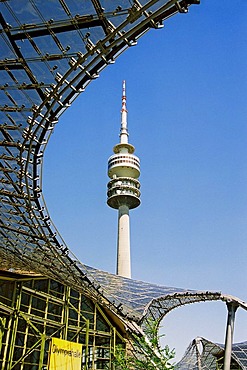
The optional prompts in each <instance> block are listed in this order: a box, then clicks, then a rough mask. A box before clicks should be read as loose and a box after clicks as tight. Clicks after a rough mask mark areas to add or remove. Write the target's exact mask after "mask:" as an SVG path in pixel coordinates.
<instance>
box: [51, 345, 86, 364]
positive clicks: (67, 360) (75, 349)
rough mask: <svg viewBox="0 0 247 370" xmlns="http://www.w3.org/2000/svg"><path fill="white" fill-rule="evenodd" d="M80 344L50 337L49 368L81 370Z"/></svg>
mask: <svg viewBox="0 0 247 370" xmlns="http://www.w3.org/2000/svg"><path fill="white" fill-rule="evenodd" d="M81 361H82V344H80V343H74V342H69V341H67V340H63V339H59V338H52V340H51V345H50V354H49V366H48V369H49V370H81Z"/></svg>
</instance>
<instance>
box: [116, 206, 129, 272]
mask: <svg viewBox="0 0 247 370" xmlns="http://www.w3.org/2000/svg"><path fill="white" fill-rule="evenodd" d="M116 273H117V275H121V276H125V277H129V278H130V277H131V263H130V220H129V207H128V206H126V205H122V206H120V207H119V208H118V240H117V270H116Z"/></svg>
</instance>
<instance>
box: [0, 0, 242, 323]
mask: <svg viewBox="0 0 247 370" xmlns="http://www.w3.org/2000/svg"><path fill="white" fill-rule="evenodd" d="M198 3H199V0H169V1H167V0H142V1H138V0H118V1H104V0H86V1H85V0H53V1H42V0H0V9H1V13H0V23H1V30H0V37H1V41H0V45H1V47H0V81H1V82H0V83H1V85H0V160H1V162H0V166H1V169H0V171H1V184H0V212H1V220H0V222H1V230H0V235H1V236H0V237H1V245H0V261H1V265H2V266H3V267H4V268H5V269H10V268H13V269H21V270H29V271H33V272H35V273H39V274H42V275H43V276H48V277H50V278H52V279H55V280H57V281H59V282H61V283H64V284H67V285H70V286H71V287H73V288H74V289H77V290H78V291H80V292H84V293H87V294H90V296H91V297H93V298H95V299H97V301H98V302H100V303H101V304H104V305H107V306H108V307H110V308H111V309H112V310H114V311H115V312H118V313H119V314H120V315H122V316H127V317H128V318H132V319H134V320H135V321H136V322H141V321H142V320H143V317H144V316H146V317H148V316H149V315H152V316H154V317H159V318H160V319H161V318H162V317H163V316H164V315H165V314H166V313H167V312H169V310H171V309H172V308H174V307H177V306H178V305H182V304H186V303H192V302H198V301H201V300H215V299H222V300H226V299H228V298H227V297H226V296H222V295H221V294H220V293H219V292H216V293H215V292H197V291H188V290H183V289H176V288H168V287H159V286H157V285H152V284H147V283H143V282H140V281H133V280H130V279H124V278H121V277H116V276H114V275H111V274H107V273H103V272H101V271H99V270H95V269H92V268H89V267H88V266H86V265H84V264H82V263H80V262H79V261H78V260H77V259H76V257H75V256H74V255H73V253H72V252H71V251H70V250H69V249H68V247H67V246H66V245H65V243H64V241H63V239H62V238H61V236H60V235H59V233H58V232H57V230H56V228H55V226H54V225H53V224H52V221H51V219H50V217H49V214H48V211H47V208H46V206H45V201H44V199H43V195H42V181H41V180H42V163H43V154H44V151H45V148H46V145H47V143H48V140H49V137H50V135H51V133H52V131H53V129H54V127H55V125H56V124H57V122H58V119H59V117H60V116H61V114H62V113H63V112H64V111H65V110H66V109H67V108H68V107H69V106H70V105H71V104H72V102H73V100H74V99H75V98H76V97H77V96H78V95H79V94H80V93H82V92H83V91H84V90H85V88H86V87H87V85H88V84H89V83H90V82H91V81H92V80H94V79H96V78H97V77H98V75H99V73H100V72H101V71H102V69H103V68H105V67H106V66H108V65H109V64H111V63H114V62H115V60H116V58H117V57H118V56H119V55H120V54H121V53H122V52H123V51H124V50H126V49H127V48H129V47H132V46H134V45H136V43H137V40H138V38H139V37H141V36H142V35H143V34H144V33H145V32H146V31H148V30H149V29H151V28H154V29H159V28H161V27H162V26H163V22H164V21H165V20H166V19H168V18H169V17H171V16H173V15H175V14H176V13H178V12H184V13H186V12H187V11H188V8H189V6H190V5H191V4H198ZM51 15H52V17H53V18H51ZM120 287H121V290H120ZM237 301H238V300H237ZM237 304H238V305H241V304H244V303H243V302H240V301H238V303H237Z"/></svg>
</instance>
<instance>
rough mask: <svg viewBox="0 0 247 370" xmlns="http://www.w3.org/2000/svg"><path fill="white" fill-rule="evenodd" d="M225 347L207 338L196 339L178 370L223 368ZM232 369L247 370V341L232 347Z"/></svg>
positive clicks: (177, 367)
mask: <svg viewBox="0 0 247 370" xmlns="http://www.w3.org/2000/svg"><path fill="white" fill-rule="evenodd" d="M223 358H224V345H223V344H218V343H213V342H210V341H209V340H207V339H205V338H200V337H198V338H195V339H194V340H193V341H192V342H191V343H190V345H189V347H188V348H187V350H186V352H185V354H184V356H183V358H182V360H181V361H180V362H179V363H178V364H177V365H176V370H195V369H199V368H202V369H205V370H214V369H216V368H217V369H222V368H223ZM231 369H242V370H246V369H247V341H245V342H242V343H234V344H233V346H232V359H231Z"/></svg>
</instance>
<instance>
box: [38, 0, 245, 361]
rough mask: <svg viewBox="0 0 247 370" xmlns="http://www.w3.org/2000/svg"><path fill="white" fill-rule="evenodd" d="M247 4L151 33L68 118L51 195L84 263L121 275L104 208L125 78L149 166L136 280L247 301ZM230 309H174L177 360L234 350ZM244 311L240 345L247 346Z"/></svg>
mask: <svg viewBox="0 0 247 370" xmlns="http://www.w3.org/2000/svg"><path fill="white" fill-rule="evenodd" d="M246 16H247V2H246V1H245V0H235V2H234V5H233V2H232V1H231V0H218V1H213V0H202V1H201V5H199V6H196V5H194V6H191V7H190V11H189V13H188V14H178V15H176V16H174V17H172V18H170V19H168V20H167V21H166V22H165V27H164V28H163V29H161V30H152V31H150V32H149V33H147V34H146V35H145V36H144V37H142V38H141V39H140V40H139V41H138V44H137V46H135V47H132V48H130V49H129V50H127V51H126V52H125V53H124V54H123V55H121V56H120V58H119V59H118V60H117V61H116V63H115V64H114V65H110V66H109V67H108V68H107V69H106V70H104V71H103V72H102V73H101V75H100V78H99V79H97V80H96V81H94V82H93V83H92V84H91V85H90V86H89V87H88V88H87V89H86V91H85V92H84V93H83V94H81V96H80V97H79V98H78V99H77V100H76V101H75V102H74V103H73V106H72V107H70V108H69V109H68V110H67V111H66V112H65V113H64V115H63V116H62V117H61V119H60V122H59V124H58V125H57V127H56V129H55V132H54V134H53V135H52V136H51V139H50V143H49V145H48V147H47V149H46V155H45V162H44V172H43V190H44V195H45V199H46V202H47V206H48V209H49V212H50V215H51V218H52V219H53V221H54V223H55V225H56V226H57V228H58V230H59V231H60V233H61V235H62V236H63V237H64V239H65V241H66V243H67V245H68V246H69V248H70V249H71V250H72V251H73V252H74V253H75V255H76V256H77V257H78V258H79V259H80V260H81V261H82V262H83V263H85V264H88V265H91V266H93V267H97V268H99V269H102V270H106V271H109V272H112V273H114V272H115V264H116V235H117V212H116V211H115V210H113V209H110V208H109V207H108V206H107V205H106V186H107V182H108V177H107V160H108V158H109V156H110V155H112V147H113V146H114V145H115V144H116V143H117V142H118V140H119V138H118V134H119V128H120V109H121V88H122V86H121V85H122V80H123V79H125V80H126V84H127V108H128V112H129V114H128V126H129V134H130V136H129V141H130V143H132V144H133V145H134V146H135V147H136V155H138V156H139V157H140V159H141V177H140V181H141V192H142V196H141V199H142V203H141V206H140V207H139V208H137V209H135V210H133V211H131V213H130V216H131V253H132V277H133V278H134V279H138V280H144V281H149V282H152V283H157V284H160V285H167V286H175V287H183V288H190V289H201V290H220V291H222V292H223V293H228V294H232V295H235V296H237V297H239V298H241V299H243V300H247V289H246V261H247V248H246V244H247V191H246V189H247V161H246V148H247V126H246V118H247V104H246V102H247V64H246V60H247V47H246V41H247V27H246ZM225 321H226V308H225V305H224V304H223V303H221V302H220V303H203V304H196V305H191V306H188V307H184V308H180V309H176V310H175V311H174V312H172V313H170V314H169V315H168V316H167V319H166V320H164V322H163V327H164V328H163V329H162V330H163V331H164V332H165V333H166V337H165V341H166V342H168V344H169V345H170V346H171V347H175V348H176V350H177V355H178V357H179V356H181V354H182V353H183V352H184V350H185V348H186V346H187V345H188V344H189V342H190V341H191V340H192V339H193V338H194V337H195V336H197V335H198V336H204V337H206V338H207V339H210V340H213V341H218V342H224V332H225ZM246 333H247V312H241V311H240V310H238V312H237V320H236V331H235V338H234V339H235V341H236V342H237V341H243V340H246V339H247V337H246Z"/></svg>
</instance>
